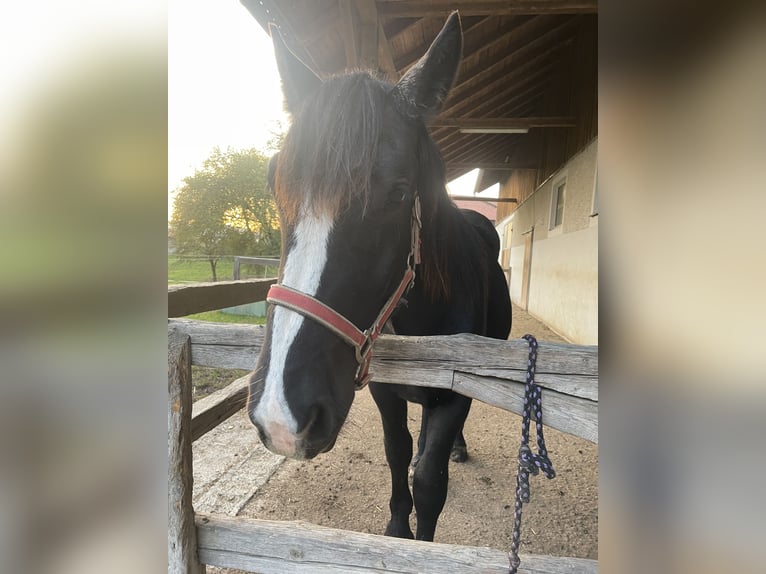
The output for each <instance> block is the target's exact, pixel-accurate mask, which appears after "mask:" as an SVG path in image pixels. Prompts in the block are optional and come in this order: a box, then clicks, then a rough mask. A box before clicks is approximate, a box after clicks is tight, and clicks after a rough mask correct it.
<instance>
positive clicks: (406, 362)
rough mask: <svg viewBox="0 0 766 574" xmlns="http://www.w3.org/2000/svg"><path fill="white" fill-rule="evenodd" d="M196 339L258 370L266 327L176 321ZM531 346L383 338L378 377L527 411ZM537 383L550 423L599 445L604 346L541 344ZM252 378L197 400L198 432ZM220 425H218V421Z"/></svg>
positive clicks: (214, 363)
mask: <svg viewBox="0 0 766 574" xmlns="http://www.w3.org/2000/svg"><path fill="white" fill-rule="evenodd" d="M170 324H171V327H174V328H177V329H179V330H181V331H183V332H185V333H188V334H189V335H190V337H191V342H192V343H191V345H192V363H193V364H195V365H200V366H210V367H219V368H230V369H248V370H251V369H253V368H254V367H255V361H256V358H257V356H258V352H259V350H260V347H261V344H262V341H263V333H264V328H263V327H262V326H260V325H235V324H220V323H206V322H200V321H190V320H172V321H170ZM527 354H528V350H527V343H526V341H523V340H521V339H517V340H512V341H499V340H497V339H488V338H486V337H479V336H478V335H468V334H463V335H449V336H439V337H402V336H397V335H383V336H381V338H380V339H379V340H378V342H377V343H376V346H375V352H374V356H373V361H372V366H371V372H372V374H373V381H376V382H380V383H389V384H410V385H417V386H427V387H435V388H442V389H451V390H454V391H456V392H459V393H461V394H464V395H467V396H470V397H472V398H475V399H477V400H480V401H482V402H485V403H488V404H491V405H494V406H496V407H500V408H503V409H505V410H509V411H511V412H514V413H516V414H521V407H522V403H523V399H524V382H525V377H526V364H527ZM535 379H536V382H537V383H538V384H539V385H540V386H541V387H542V389H543V397H544V404H545V424H546V425H548V426H551V427H553V428H555V429H558V430H561V431H563V432H566V433H570V434H573V435H576V436H579V437H582V438H585V439H587V440H589V441H591V442H594V443H598V347H591V346H579V345H566V344H558V343H547V342H542V341H541V342H540V343H539V348H538V359H537V374H536V377H535ZM246 395H247V380H246V378H243V379H238V380H237V381H235V382H234V383H232V384H231V385H229V387H227V388H226V389H224V390H222V391H219V392H218V393H217V394H216V396H215V397H213V396H211V397H209V398H208V399H205V400H206V402H205V403H204V404H200V403H198V404H195V408H194V421H193V423H192V428H193V431H192V436H193V437H194V438H195V439H196V438H198V437H199V436H202V434H204V433H205V432H207V430H210V428H213V427H214V426H215V425H216V424H218V423H219V422H221V421H222V420H225V419H226V418H228V417H229V416H231V415H233V414H234V413H236V412H237V411H238V410H239V409H240V408H242V406H244V401H245V397H246ZM213 423H214V424H213Z"/></svg>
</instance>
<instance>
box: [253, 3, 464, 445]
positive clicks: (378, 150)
mask: <svg viewBox="0 0 766 574" xmlns="http://www.w3.org/2000/svg"><path fill="white" fill-rule="evenodd" d="M272 38H273V42H274V49H275V55H276V59H277V64H278V68H279V72H280V76H281V79H282V89H283V93H284V99H285V107H286V110H287V111H288V113H289V114H290V115H291V118H292V122H291V127H290V129H289V131H288V133H287V135H286V136H285V138H284V142H283V145H282V148H281V150H280V151H279V153H278V155H277V156H276V157H275V158H273V160H272V162H271V164H270V172H271V173H270V177H269V179H270V182H271V186H272V188H273V192H274V196H275V199H276V202H277V206H278V209H279V213H280V221H281V224H282V256H281V265H280V273H279V288H277V290H276V291H274V294H273V298H271V299H270V300H271V301H272V303H274V304H272V305H270V307H269V311H268V317H267V326H266V334H265V338H264V345H263V348H262V350H261V354H260V356H259V358H258V362H257V365H256V369H255V371H254V373H253V376H252V378H251V382H250V389H249V400H248V414H249V416H250V420H251V421H252V422H253V424H254V425H255V426H256V428H257V429H258V432H259V435H260V438H261V440H262V441H263V443H264V444H265V445H266V446H267V448H269V449H270V450H272V451H273V452H275V453H278V454H282V455H285V456H289V457H293V458H304V459H307V458H313V457H314V456H316V455H317V454H319V453H321V452H326V451H328V450H330V449H331V448H332V447H333V446H334V444H335V440H336V438H337V436H338V432H339V431H340V429H341V427H342V426H343V423H344V422H345V420H346V417H347V415H348V411H349V409H350V407H351V403H352V402H353V398H354V391H355V387H358V386H359V384H360V378H363V377H364V376H365V375H366V372H365V371H364V367H365V365H364V364H363V361H364V360H367V361H368V358H367V357H366V356H363V357H360V348H359V346H356V347H355V346H354V343H353V332H351V335H349V337H350V339H349V337H345V338H344V336H343V333H339V332H338V330H339V329H340V330H341V331H342V330H343V327H344V324H343V323H342V320H345V321H346V322H347V325H345V327H347V328H348V329H349V330H351V331H353V330H354V329H355V330H356V331H357V334H358V333H362V334H363V335H365V336H368V341H367V342H366V343H365V344H367V345H370V344H371V343H372V340H371V339H369V333H370V331H369V329H370V328H371V326H374V328H375V329H379V328H382V324H376V323H382V322H385V319H387V316H385V314H384V313H383V310H385V309H386V308H387V307H386V306H387V305H392V303H391V302H392V297H393V296H394V294H396V293H397V292H398V291H403V290H406V288H407V287H408V286H409V285H408V279H407V278H408V275H407V273H408V272H411V271H414V267H415V265H416V263H417V258H418V255H419V254H418V252H417V251H418V247H419V240H418V237H417V234H418V229H419V224H420V221H419V213H418V209H419V204H420V203H421V202H422V203H423V212H424V218H425V219H426V220H427V219H428V218H429V217H432V216H433V214H434V213H435V211H436V210H437V209H438V204H439V202H440V201H448V200H447V199H446V194H445V192H444V165H443V162H442V161H441V158H440V157H439V155H438V151H437V150H436V147H435V144H434V143H433V141H432V140H431V138H430V136H429V135H428V133H427V131H426V128H425V124H424V120H425V119H427V118H428V117H429V116H432V115H434V114H435V113H437V112H438V111H439V109H440V108H441V105H442V103H443V101H444V100H445V99H446V96H447V94H448V92H449V89H450V87H451V86H452V83H453V81H454V78H455V75H456V72H457V67H458V64H459V61H460V56H461V49H462V31H461V27H460V20H459V17H458V15H457V13H453V14H452V15H451V16H450V18H449V19H448V20H447V22H446V24H445V25H444V28H443V29H442V31H441V32H440V33H439V35H438V36H437V38H436V39H435V40H434V42H433V44H432V45H431V47H430V48H429V49H428V51H427V52H426V54H425V55H424V56H423V57H422V58H421V60H420V61H419V62H418V63H417V64H416V65H415V66H413V67H412V68H411V69H410V70H409V71H408V72H407V74H405V76H404V77H403V78H402V79H401V80H400V81H399V82H398V83H397V84H396V85H392V84H389V83H386V82H383V81H381V80H378V79H376V78H374V77H373V76H372V75H370V74H368V73H366V72H354V73H348V74H344V75H340V76H335V77H332V78H329V79H327V80H324V81H322V80H321V79H320V78H318V77H317V76H316V75H315V74H314V72H313V71H311V70H310V69H309V68H308V67H307V66H305V65H304V64H303V63H302V62H301V61H300V60H299V59H298V58H297V57H296V56H295V55H294V54H292V52H290V50H289V49H288V48H287V46H286V45H285V43H284V41H283V39H282V38H281V36H280V34H279V32H278V31H277V30H274V29H273V30H272ZM434 180H437V182H436V183H434ZM426 227H427V225H426V223H425V222H424V229H426ZM424 242H427V241H426V239H425V238H424ZM424 245H425V243H424ZM421 268H423V269H421ZM416 272H417V273H418V280H419V281H420V280H421V277H422V273H425V274H426V275H428V274H429V271H428V269H427V268H425V266H424V265H422V266H419V268H418V269H417V271H416ZM433 274H434V273H433V272H431V275H433ZM296 301H298V302H297V303H296ZM291 302H292V304H291ZM393 304H395V301H394V302H393ZM307 307H310V308H311V309H313V311H312V310H307V309H306V308H307ZM327 309H330V310H331V311H327ZM389 311H390V309H389ZM323 313H324V315H322V314H323ZM328 313H329V315H328ZM318 315H319V316H318ZM328 317H330V318H329V319H328ZM337 317H340V318H341V319H337ZM336 319H337V321H339V322H340V326H339V324H336V325H333V324H332V323H333V322H334V321H335V320H336ZM381 319H383V320H382V321H381ZM348 324H350V327H349V326H348ZM366 350H367V349H361V353H362V355H364V353H365V352H366Z"/></svg>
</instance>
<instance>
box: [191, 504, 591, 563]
mask: <svg viewBox="0 0 766 574" xmlns="http://www.w3.org/2000/svg"><path fill="white" fill-rule="evenodd" d="M196 523H197V534H198V539H199V548H200V550H199V553H200V558H201V560H202V561H203V562H204V563H206V564H210V565H212V566H220V567H224V568H239V569H242V570H248V571H250V572H259V573H260V574H309V573H310V574H330V573H335V572H349V573H368V574H370V573H376V574H383V573H399V574H404V573H411V574H415V573H419V574H444V573H445V572H459V573H460V574H479V573H482V574H493V573H496V574H506V573H507V572H508V555H507V553H506V552H504V551H502V550H495V549H492V548H479V547H471V546H456V545H452V544H439V543H436V542H422V541H417V540H403V539H401V538H390V537H386V536H379V535H375V534H363V533H359V532H349V531H346V530H337V529H335V528H326V527H323V526H315V525H312V524H308V523H305V522H296V521H291V522H280V521H272V520H255V519H243V518H237V519H231V518H223V517H218V516H210V515H197V519H196ZM597 571H598V563H597V562H596V561H595V560H586V559H582V558H556V557H553V556H535V555H524V554H523V555H521V568H520V569H519V572H520V573H527V574H543V573H547V574H565V573H566V574H574V573H584V574H590V573H595V572H597Z"/></svg>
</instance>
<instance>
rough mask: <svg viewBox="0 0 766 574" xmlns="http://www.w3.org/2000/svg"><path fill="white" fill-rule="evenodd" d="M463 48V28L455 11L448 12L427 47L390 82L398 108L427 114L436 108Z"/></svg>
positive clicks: (409, 114) (434, 112) (451, 78)
mask: <svg viewBox="0 0 766 574" xmlns="http://www.w3.org/2000/svg"><path fill="white" fill-rule="evenodd" d="M462 51H463V29H462V27H461V25H460V16H459V15H458V13H457V11H455V12H453V13H452V14H450V17H449V18H448V19H447V22H446V23H445V24H444V27H443V28H442V29H441V32H439V35H438V36H436V39H435V40H434V41H433V43H432V44H431V46H430V47H429V48H428V51H427V52H426V53H425V54H424V55H423V57H422V58H420V60H418V62H417V63H416V64H415V65H414V66H412V68H410V69H409V71H408V72H407V73H406V74H405V75H404V77H403V78H402V79H401V80H399V83H398V84H396V86H394V90H393V92H392V96H393V98H394V101H395V102H397V105H398V107H399V109H400V111H401V112H402V113H404V114H406V115H408V116H410V117H419V118H427V117H430V116H432V115H435V114H437V113H438V112H439V110H440V109H441V107H442V104H443V103H444V100H446V99H447V94H448V93H449V91H450V88H451V87H452V82H454V81H455V76H456V75H457V69H458V65H459V64H460V58H461V56H462Z"/></svg>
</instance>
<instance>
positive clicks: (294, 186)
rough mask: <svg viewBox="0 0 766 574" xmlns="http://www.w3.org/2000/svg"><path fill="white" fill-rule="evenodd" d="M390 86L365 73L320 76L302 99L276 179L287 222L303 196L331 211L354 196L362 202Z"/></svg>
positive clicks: (284, 146) (300, 204)
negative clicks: (314, 89) (320, 81)
mask: <svg viewBox="0 0 766 574" xmlns="http://www.w3.org/2000/svg"><path fill="white" fill-rule="evenodd" d="M389 90H390V86H388V85H387V84H385V83H384V82H382V81H380V80H377V79H375V78H373V77H372V76H371V75H370V74H369V73H367V72H354V73H351V74H346V75H342V76H336V77H333V78H332V79H330V80H328V81H326V82H324V83H323V84H322V85H321V86H320V87H319V89H318V90H317V92H316V94H315V95H314V96H312V97H311V98H307V99H306V101H304V102H303V104H302V105H301V108H300V109H299V110H298V112H297V113H296V115H295V118H294V122H293V126H292V128H291V129H290V131H289V132H288V134H287V136H286V137H285V141H284V144H283V146H282V151H281V153H280V154H279V169H278V170H277V173H278V177H277V180H276V181H275V190H274V191H275V193H276V194H277V196H278V199H279V203H280V205H281V206H282V207H283V210H284V213H283V216H284V217H285V218H286V219H287V221H288V223H289V222H292V221H294V220H295V217H296V216H297V213H298V210H299V209H300V207H301V206H302V205H304V204H306V200H308V204H310V205H311V206H313V207H314V209H319V210H324V211H326V212H328V213H331V214H334V213H337V212H338V210H339V209H341V208H342V207H343V203H344V202H348V201H351V200H352V199H354V198H359V199H361V200H362V201H363V203H364V204H365V205H366V203H367V197H368V193H369V189H368V186H369V182H370V176H371V174H372V169H373V167H374V163H375V158H376V156H377V149H378V140H379V139H380V132H381V126H382V118H381V113H380V110H382V109H383V106H384V103H385V98H386V96H387V93H388V91H389ZM298 158H300V159H298ZM308 182H311V185H308ZM339 186H340V189H339Z"/></svg>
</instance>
